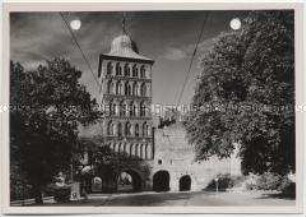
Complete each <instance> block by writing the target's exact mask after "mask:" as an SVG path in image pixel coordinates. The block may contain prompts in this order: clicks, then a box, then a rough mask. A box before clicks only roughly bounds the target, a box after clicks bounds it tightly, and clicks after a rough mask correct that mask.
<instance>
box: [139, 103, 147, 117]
mask: <svg viewBox="0 0 306 217" xmlns="http://www.w3.org/2000/svg"><path fill="white" fill-rule="evenodd" d="M140 116H141V117H144V116H146V105H145V103H144V102H141V103H140Z"/></svg>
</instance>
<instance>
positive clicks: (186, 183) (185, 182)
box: [179, 175, 191, 191]
mask: <svg viewBox="0 0 306 217" xmlns="http://www.w3.org/2000/svg"><path fill="white" fill-rule="evenodd" d="M179 182H180V183H179V190H180V191H190V189H191V178H190V176H189V175H185V176H182V177H181V178H180V181H179Z"/></svg>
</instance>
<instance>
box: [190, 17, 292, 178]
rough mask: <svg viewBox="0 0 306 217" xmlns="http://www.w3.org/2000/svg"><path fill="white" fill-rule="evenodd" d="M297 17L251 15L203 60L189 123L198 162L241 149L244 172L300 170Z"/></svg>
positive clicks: (217, 40) (223, 36)
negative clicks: (296, 136) (297, 153)
mask: <svg viewBox="0 0 306 217" xmlns="http://www.w3.org/2000/svg"><path fill="white" fill-rule="evenodd" d="M294 102H295V100H294V14H293V12H292V11H265V12H252V13H250V14H249V16H247V17H246V18H245V19H244V20H243V21H242V28H241V29H239V30H237V31H231V32H227V33H222V34H220V35H219V36H218V37H217V38H216V39H215V43H214V46H213V47H212V49H211V50H209V51H208V52H206V53H204V54H203V56H202V58H201V75H200V77H199V81H198V84H197V86H196V89H195V95H194V97H193V100H192V108H193V109H192V111H191V112H190V113H189V115H188V117H187V121H186V123H185V124H186V129H187V132H188V138H189V140H190V142H191V143H192V144H194V145H195V148H196V153H197V158H198V159H206V158H209V157H210V156H212V155H217V156H219V157H220V158H224V157H229V156H230V154H231V153H232V152H233V149H234V145H233V144H234V143H235V142H237V143H240V144H241V148H240V155H241V157H242V167H243V170H244V172H245V173H248V172H255V173H263V172H265V171H273V172H278V173H287V172H288V171H289V170H294V168H295V166H294V165H295V155H294V152H295V139H294V134H295V129H294V123H295V118H294Z"/></svg>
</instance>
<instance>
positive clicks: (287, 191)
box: [281, 181, 296, 198]
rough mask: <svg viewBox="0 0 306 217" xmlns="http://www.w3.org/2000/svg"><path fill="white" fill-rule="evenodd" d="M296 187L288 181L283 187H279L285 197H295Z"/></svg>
mask: <svg viewBox="0 0 306 217" xmlns="http://www.w3.org/2000/svg"><path fill="white" fill-rule="evenodd" d="M295 192H296V187H295V183H294V182H292V181H290V183H288V184H287V185H286V186H285V187H283V189H281V195H282V196H283V197H286V198H295V194H296V193H295Z"/></svg>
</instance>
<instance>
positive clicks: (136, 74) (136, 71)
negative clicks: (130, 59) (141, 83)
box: [133, 64, 138, 77]
mask: <svg viewBox="0 0 306 217" xmlns="http://www.w3.org/2000/svg"><path fill="white" fill-rule="evenodd" d="M133 77H138V68H137V66H136V64H135V65H134V66H133Z"/></svg>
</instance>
